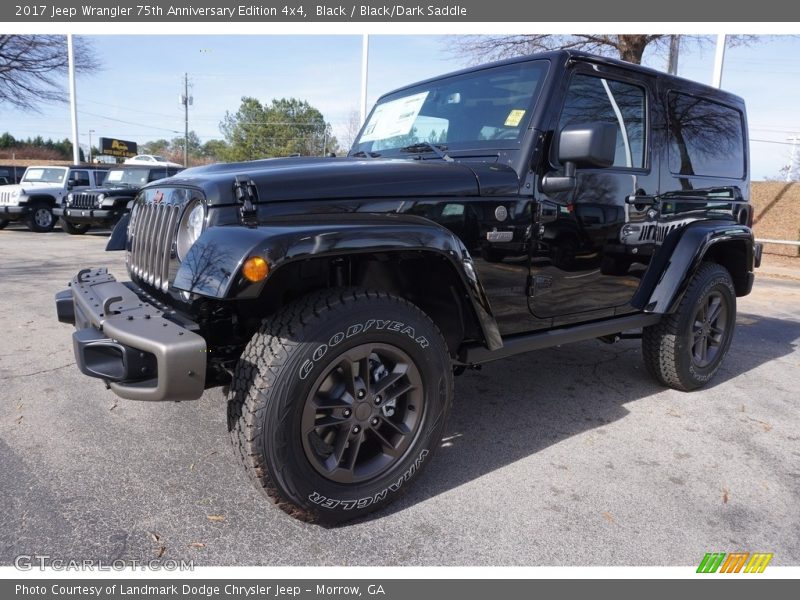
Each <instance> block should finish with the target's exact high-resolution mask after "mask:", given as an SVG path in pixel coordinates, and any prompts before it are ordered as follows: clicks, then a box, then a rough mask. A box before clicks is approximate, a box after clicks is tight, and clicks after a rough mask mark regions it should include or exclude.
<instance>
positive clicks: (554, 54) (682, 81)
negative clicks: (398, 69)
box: [381, 50, 744, 106]
mask: <svg viewBox="0 0 800 600" xmlns="http://www.w3.org/2000/svg"><path fill="white" fill-rule="evenodd" d="M530 60H549V61H551V62H552V63H554V64H556V65H561V66H562V67H563V66H566V65H568V64H569V63H570V62H572V61H579V62H586V63H593V64H597V65H607V66H610V67H616V68H619V69H624V70H626V71H630V72H631V73H641V74H644V75H648V76H650V77H654V78H657V79H660V80H661V81H662V82H664V83H665V84H666V87H668V88H674V89H676V90H686V91H691V92H692V93H695V94H700V95H703V96H706V97H709V98H717V99H719V100H722V101H724V102H727V103H729V104H734V105H737V106H744V100H742V99H741V98H740V97H739V96H737V95H735V94H731V93H730V92H726V91H725V90H721V89H719V88H715V87H713V86H710V85H705V84H703V83H699V82H697V81H693V80H691V79H686V78H684V77H678V76H676V75H670V74H669V73H665V72H664V71H659V70H658V69H651V68H650V67H644V66H642V65H637V64H634V63H630V62H626V61H624V60H619V59H617V58H609V57H607V56H599V55H597V54H590V53H589V52H583V51H580V50H553V51H549V52H537V53H536V54H527V55H524V56H515V57H514V58H507V59H505V60H498V61H494V62H490V63H483V64H480V65H476V66H474V67H469V68H466V69H460V70H458V71H453V72H451V73H445V74H442V75H437V76H436V77H430V78H429V79H424V80H422V81H417V82H414V83H410V84H408V85H404V86H402V87H399V88H397V89H395V90H392V91H391V92H387V93H385V94H383V95H382V96H381V98H383V97H384V96H390V95H392V94H395V93H397V92H401V91H403V90H406V89H410V88H414V87H417V86H418V85H424V84H426V83H431V82H434V81H438V80H439V79H443V78H445V77H452V76H455V75H463V74H466V73H474V72H476V71H481V70H483V69H491V68H493V67H499V66H503V65H513V64H516V63H521V62H527V61H530Z"/></svg>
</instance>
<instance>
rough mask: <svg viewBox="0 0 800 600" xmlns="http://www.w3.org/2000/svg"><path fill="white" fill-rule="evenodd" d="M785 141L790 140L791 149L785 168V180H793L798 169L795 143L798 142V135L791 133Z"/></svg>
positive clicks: (799, 138)
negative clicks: (787, 164) (787, 165)
mask: <svg viewBox="0 0 800 600" xmlns="http://www.w3.org/2000/svg"><path fill="white" fill-rule="evenodd" d="M786 141H788V142H792V150H791V152H790V154H789V168H787V169H786V181H794V177H793V176H794V174H795V173H796V172H797V171H798V170H800V164H798V163H800V155H798V147H797V144H798V143H800V137H798V136H796V135H793V136H792V137H790V138H786Z"/></svg>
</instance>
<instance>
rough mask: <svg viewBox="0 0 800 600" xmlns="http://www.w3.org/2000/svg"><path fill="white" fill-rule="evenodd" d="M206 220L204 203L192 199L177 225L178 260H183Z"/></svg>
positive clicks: (201, 231)
mask: <svg viewBox="0 0 800 600" xmlns="http://www.w3.org/2000/svg"><path fill="white" fill-rule="evenodd" d="M205 221H206V207H205V204H203V203H202V202H200V201H199V200H193V201H192V202H190V203H189V205H188V206H187V207H186V210H184V211H183V218H182V219H181V223H180V225H179V226H178V240H177V241H178V243H177V250H178V260H183V259H184V258H186V255H187V254H188V253H189V249H190V248H191V247H192V245H194V243H195V242H196V241H197V238H199V237H200V234H201V233H203V228H204V227H205Z"/></svg>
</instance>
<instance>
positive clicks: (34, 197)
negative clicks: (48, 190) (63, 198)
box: [27, 194, 58, 208]
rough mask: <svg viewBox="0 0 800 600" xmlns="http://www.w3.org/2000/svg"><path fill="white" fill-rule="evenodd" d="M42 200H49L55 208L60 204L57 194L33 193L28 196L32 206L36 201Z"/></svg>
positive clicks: (29, 203)
mask: <svg viewBox="0 0 800 600" xmlns="http://www.w3.org/2000/svg"><path fill="white" fill-rule="evenodd" d="M41 201H45V202H47V203H48V204H49V205H50V207H51V208H55V207H56V206H58V200H57V199H56V197H55V196H52V195H51V194H31V195H30V196H28V202H27V204H28V205H29V206H30V205H32V204H33V203H34V202H41Z"/></svg>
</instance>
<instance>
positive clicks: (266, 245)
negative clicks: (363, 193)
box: [174, 214, 502, 356]
mask: <svg viewBox="0 0 800 600" xmlns="http://www.w3.org/2000/svg"><path fill="white" fill-rule="evenodd" d="M254 255H257V256H262V257H264V258H265V259H267V262H268V263H269V265H270V272H269V276H268V277H267V278H266V280H264V281H261V282H258V283H255V284H251V283H249V282H247V281H246V280H244V278H243V277H242V276H241V274H240V270H241V266H242V263H243V262H244V260H245V259H246V258H247V257H248V256H254ZM193 265H202V267H197V266H194V267H193ZM198 272H202V274H201V275H200V276H198ZM174 285H175V287H176V288H178V289H182V290H185V291H190V292H194V293H197V294H200V295H202V296H207V297H211V298H218V299H224V300H236V301H239V303H240V306H243V307H246V309H248V310H251V311H254V312H255V313H256V316H258V317H263V316H266V315H268V314H270V313H271V312H273V311H275V310H277V309H279V308H280V307H281V306H283V305H285V304H286V303H288V302H291V301H292V300H294V299H296V298H297V297H299V296H301V295H303V294H306V293H310V292H313V291H317V290H320V289H325V288H327V287H342V286H358V287H361V288H371V289H376V290H379V291H385V292H389V293H394V294H396V295H400V296H402V297H404V298H406V299H407V300H409V301H410V302H412V303H414V304H415V305H417V306H418V307H419V308H420V309H421V310H423V311H424V312H425V313H427V314H428V315H429V316H430V318H431V319H432V320H433V321H434V322H435V323H436V325H437V326H438V327H439V329H440V330H441V331H442V333H443V335H444V337H445V339H446V341H447V343H448V347H449V349H450V351H451V353H452V355H454V356H455V355H456V352H457V350H458V347H459V346H460V345H461V344H462V343H463V342H464V341H465V340H469V341H470V342H473V343H474V342H478V343H482V344H485V345H486V346H487V347H488V348H489V349H496V348H499V347H501V346H502V340H501V338H500V334H499V330H498V328H497V323H496V321H495V319H494V316H493V314H492V310H491V306H490V304H489V301H488V298H487V297H486V294H485V292H484V290H483V286H482V285H481V283H480V281H479V280H478V277H477V274H476V272H475V270H474V266H473V264H472V258H471V257H470V255H469V252H468V251H467V249H466V248H465V247H464V245H463V244H462V242H461V240H460V239H458V237H457V236H455V234H453V233H452V232H451V231H449V230H447V229H445V228H443V227H441V226H440V225H438V224H436V223H434V222H432V221H429V220H427V219H423V218H420V217H411V216H405V215H389V214H387V215H361V214H356V215H352V214H351V215H347V217H342V216H340V215H337V216H335V217H333V218H329V217H325V216H320V215H308V216H305V217H292V218H291V219H290V220H287V221H285V222H280V220H277V221H276V222H275V223H274V224H270V225H264V226H259V227H253V228H240V227H237V228H232V227H215V228H211V229H209V230H208V231H206V232H205V233H204V234H203V235H202V236H201V238H200V239H199V240H198V241H197V242H196V243H195V245H194V246H193V247H192V249H191V250H190V251H189V253H188V255H187V257H186V259H185V260H184V261H183V263H182V264H181V267H180V269H179V270H178V273H177V275H176V278H175V282H174Z"/></svg>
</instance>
